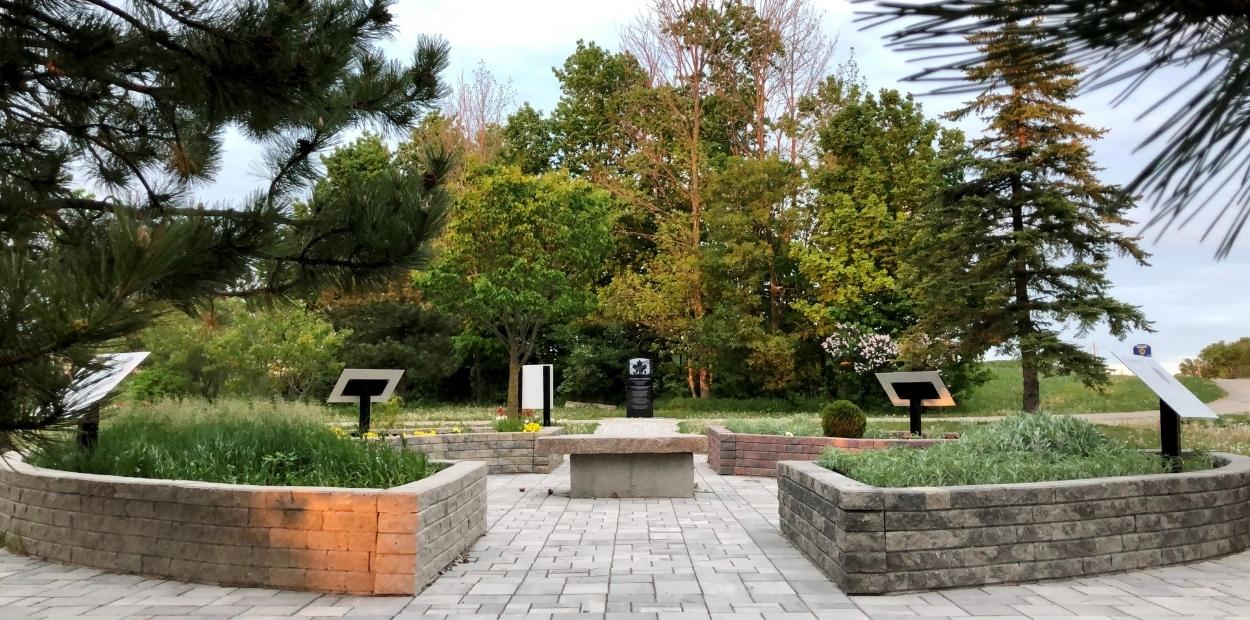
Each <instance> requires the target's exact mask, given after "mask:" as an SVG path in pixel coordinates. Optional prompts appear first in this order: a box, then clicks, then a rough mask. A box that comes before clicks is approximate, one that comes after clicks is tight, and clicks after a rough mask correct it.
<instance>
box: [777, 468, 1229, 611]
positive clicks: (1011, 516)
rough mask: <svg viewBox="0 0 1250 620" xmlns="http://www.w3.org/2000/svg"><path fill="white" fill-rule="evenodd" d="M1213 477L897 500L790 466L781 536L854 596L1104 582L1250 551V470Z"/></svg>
mask: <svg viewBox="0 0 1250 620" xmlns="http://www.w3.org/2000/svg"><path fill="white" fill-rule="evenodd" d="M1216 458H1217V459H1218V460H1219V461H1220V462H1221V463H1223V465H1222V466H1220V467H1217V468H1215V469H1212V470H1207V471H1200V472H1193V473H1181V474H1160V475H1150V476H1125V477H1117V478H1093V479H1089V480H1071V481H1061V482H1038V483H1029V484H1006V485H974V486H955V487H932V488H901V489H885V488H878V487H872V486H868V485H865V484H861V483H859V482H856V481H854V480H851V479H850V478H847V477H845V476H842V475H840V474H837V473H834V472H832V471H829V470H827V469H824V468H822V467H820V466H818V465H816V464H815V463H808V462H788V461H783V462H781V463H779V464H778V471H779V479H778V496H779V500H780V514H781V531H782V533H783V534H784V535H785V536H786V538H788V539H789V540H790V541H791V542H793V543H794V545H795V546H796V547H798V548H799V550H800V551H802V552H803V554H804V555H805V556H807V558H808V559H810V560H811V561H812V562H813V563H814V564H815V565H816V566H817V567H819V568H820V569H821V571H823V572H824V573H825V574H826V575H828V576H829V578H830V579H831V580H833V581H834V583H836V584H837V585H838V587H839V588H841V589H842V590H843V591H844V592H847V593H849V594H882V593H886V592H899V591H906V590H931V589H936V588H950V587H968V586H981V585H986V584H994V583H1014V582H1026V581H1036V580H1041V579H1053V578H1059V577H1074V576H1079V575H1097V574H1102V573H1112V572H1117V571H1124V570H1131V569H1140V568H1149V567H1155V566H1164V565H1168V564H1177V563H1181V562H1191V561H1194V560H1202V559H1207V558H1213V557H1217V556H1221V555H1225V554H1229V553H1233V552H1237V551H1242V550H1244V549H1246V548H1247V544H1248V539H1250V529H1248V520H1247V515H1248V514H1250V508H1248V504H1247V500H1250V459H1247V458H1246V457H1242V456H1233V455H1228V454H1218V455H1216Z"/></svg>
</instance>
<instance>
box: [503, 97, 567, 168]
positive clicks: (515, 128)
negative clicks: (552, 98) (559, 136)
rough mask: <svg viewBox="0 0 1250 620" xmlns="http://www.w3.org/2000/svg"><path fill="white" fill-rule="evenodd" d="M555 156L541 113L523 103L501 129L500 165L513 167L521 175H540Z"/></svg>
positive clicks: (553, 145)
mask: <svg viewBox="0 0 1250 620" xmlns="http://www.w3.org/2000/svg"><path fill="white" fill-rule="evenodd" d="M555 156H556V153H555V143H554V138H553V137H552V135H551V123H550V121H548V120H547V119H545V118H543V115H542V112H540V111H538V110H535V109H534V108H532V107H530V104H528V103H526V104H523V105H522V106H521V107H520V109H518V110H517V111H516V112H514V113H512V115H511V116H509V117H508V123H507V124H506V125H504V127H503V148H502V149H501V150H500V153H499V160H500V161H501V162H503V163H505V164H510V165H513V166H516V167H518V168H520V169H521V172H524V173H525V174H542V173H544V172H547V171H548V170H551V162H552V160H553V159H554V158H555Z"/></svg>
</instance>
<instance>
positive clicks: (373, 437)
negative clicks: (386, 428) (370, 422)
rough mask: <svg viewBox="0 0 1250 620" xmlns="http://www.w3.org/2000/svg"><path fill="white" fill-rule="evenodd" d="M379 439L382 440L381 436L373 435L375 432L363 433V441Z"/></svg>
mask: <svg viewBox="0 0 1250 620" xmlns="http://www.w3.org/2000/svg"><path fill="white" fill-rule="evenodd" d="M381 438H382V436H381V435H379V434H377V433H375V432H373V431H369V432H366V433H365V439H381Z"/></svg>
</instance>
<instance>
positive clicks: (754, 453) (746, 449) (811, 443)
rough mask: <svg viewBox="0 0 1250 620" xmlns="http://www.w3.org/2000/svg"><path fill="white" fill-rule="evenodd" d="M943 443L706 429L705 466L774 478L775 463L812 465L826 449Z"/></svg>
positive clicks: (731, 473) (727, 472) (732, 473)
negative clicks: (797, 435) (789, 435)
mask: <svg viewBox="0 0 1250 620" xmlns="http://www.w3.org/2000/svg"><path fill="white" fill-rule="evenodd" d="M944 441H949V440H947V439H849V438H846V437H786V436H784V435H750V434H746V433H735V432H733V431H730V430H729V429H727V428H725V427H723V426H709V427H708V428H707V464H708V466H709V467H711V468H712V470H713V471H715V472H716V473H718V474H721V475H722V476H770V477H771V476H776V475H777V461H814V460H816V459H817V458H819V457H820V453H821V452H824V451H825V449H826V448H838V449H839V450H849V451H851V452H858V451H860V450H880V449H883V448H899V447H908V448H927V447H929V446H932V445H934V444H937V443H942V442H944Z"/></svg>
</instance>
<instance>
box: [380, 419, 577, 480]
mask: <svg viewBox="0 0 1250 620" xmlns="http://www.w3.org/2000/svg"><path fill="white" fill-rule="evenodd" d="M473 430H474V431H475V432H454V433H437V434H415V435H414V434H412V433H404V434H383V435H382V436H381V437H382V439H383V440H384V441H386V443H388V444H390V445H391V446H394V447H397V448H403V449H407V450H413V451H417V452H421V453H424V454H425V455H427V456H428V457H429V458H431V459H437V460H441V461H482V462H484V463H486V466H487V469H488V471H489V473H492V474H546V473H551V471H552V470H554V469H555V468H557V467H559V466H560V464H561V463H563V462H564V456H563V455H559V454H550V455H541V456H540V455H538V454H536V453H535V452H534V444H535V442H536V441H537V440H538V438H539V437H551V436H554V435H563V434H564V429H563V428H560V427H558V426H549V427H547V428H544V429H542V430H540V431H538V432H536V433H527V432H519V433H500V432H495V431H492V430H488V429H486V428H480V429H473Z"/></svg>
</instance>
